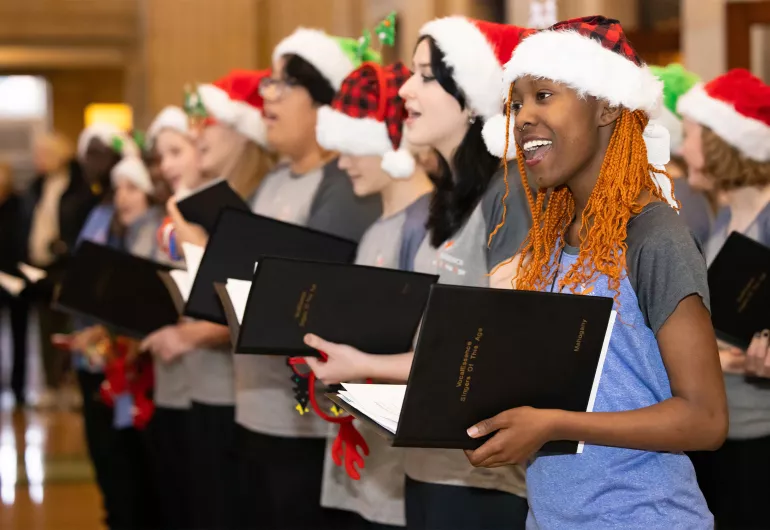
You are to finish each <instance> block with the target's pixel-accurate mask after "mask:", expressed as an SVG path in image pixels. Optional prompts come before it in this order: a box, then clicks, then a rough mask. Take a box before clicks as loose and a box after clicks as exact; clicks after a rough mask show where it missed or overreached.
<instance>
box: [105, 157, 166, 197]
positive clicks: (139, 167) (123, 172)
mask: <svg viewBox="0 0 770 530" xmlns="http://www.w3.org/2000/svg"><path fill="white" fill-rule="evenodd" d="M110 178H111V179H112V185H113V187H114V186H117V185H118V182H121V181H128V182H131V183H132V184H134V185H135V186H136V187H137V188H139V189H140V190H142V191H143V192H145V193H147V194H148V195H149V194H152V193H153V191H154V189H155V188H154V187H153V185H152V178H151V177H150V172H149V171H148V170H147V167H146V166H145V165H144V162H142V159H141V158H139V157H137V156H126V157H125V158H123V160H121V161H120V162H118V163H117V164H116V165H115V167H113V168H112V171H111V172H110Z"/></svg>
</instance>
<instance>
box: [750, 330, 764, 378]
mask: <svg viewBox="0 0 770 530" xmlns="http://www.w3.org/2000/svg"><path fill="white" fill-rule="evenodd" d="M769 353H770V330H764V331H763V332H762V333H757V334H756V335H754V339H753V340H752V341H751V344H750V345H749V349H748V350H746V374H747V375H753V376H755V377H766V378H770V355H768V354H769Z"/></svg>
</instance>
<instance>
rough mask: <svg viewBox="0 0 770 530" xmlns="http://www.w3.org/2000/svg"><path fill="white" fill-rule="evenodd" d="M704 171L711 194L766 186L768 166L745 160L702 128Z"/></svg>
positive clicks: (722, 141)
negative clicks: (710, 182)
mask: <svg viewBox="0 0 770 530" xmlns="http://www.w3.org/2000/svg"><path fill="white" fill-rule="evenodd" d="M701 142H702V144H703V158H704V161H705V162H704V169H705V171H706V173H707V174H708V176H709V177H710V178H711V180H712V181H713V182H714V188H715V191H717V192H720V191H730V190H734V189H737V188H744V187H748V186H767V185H768V184H770V162H757V161H756V160H751V159H750V158H746V157H745V156H744V155H742V154H741V153H740V151H738V150H737V149H736V148H735V147H733V146H732V145H730V144H728V143H727V142H725V141H724V140H722V138H720V137H719V136H718V135H717V134H716V133H715V132H714V131H712V130H711V129H709V128H708V127H706V126H703V127H702V133H701Z"/></svg>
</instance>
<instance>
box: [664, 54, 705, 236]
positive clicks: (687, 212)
mask: <svg viewBox="0 0 770 530" xmlns="http://www.w3.org/2000/svg"><path fill="white" fill-rule="evenodd" d="M650 68H651V70H652V73H653V74H655V75H656V76H657V77H658V78H659V79H660V80H661V81H663V110H662V112H661V116H660V118H659V119H658V121H659V122H660V124H661V125H663V126H664V127H665V128H666V129H667V130H668V132H669V134H670V135H671V161H670V162H669V163H668V164H666V171H668V174H669V175H671V178H672V179H674V186H675V188H676V198H677V200H678V201H679V203H680V204H681V205H682V209H681V210H680V213H681V214H682V215H683V216H684V221H685V223H687V226H688V227H689V228H690V230H691V231H692V233H693V235H694V236H695V237H696V239H697V241H698V242H699V243H701V244H705V242H706V241H707V240H708V237H709V235H710V233H711V226H712V224H713V222H714V209H713V207H712V204H711V201H710V198H709V196H708V195H707V194H706V192H705V191H703V190H701V189H698V188H694V187H692V186H691V185H690V184H689V183H688V182H687V172H688V167H687V162H686V161H685V159H684V158H683V157H682V142H683V140H684V130H683V125H682V116H681V115H680V114H679V113H678V112H677V110H676V105H677V102H678V101H679V98H680V97H681V96H682V95H684V94H685V93H686V92H688V91H689V90H690V89H691V88H692V87H693V86H695V84H696V83H697V82H698V81H699V78H698V76H697V75H695V74H694V73H692V72H689V71H687V70H685V69H684V68H683V67H682V65H680V64H670V65H668V66H665V67H661V66H652V67H650Z"/></svg>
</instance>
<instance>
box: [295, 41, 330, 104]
mask: <svg viewBox="0 0 770 530" xmlns="http://www.w3.org/2000/svg"><path fill="white" fill-rule="evenodd" d="M283 57H284V59H285V61H286V62H285V63H284V67H283V75H284V77H285V78H286V79H288V80H291V81H293V82H294V83H295V84H297V85H298V86H301V87H303V88H304V89H305V90H307V91H308V93H309V94H310V97H311V98H312V99H313V101H314V102H315V103H316V105H319V106H320V105H331V102H332V99H334V94H335V92H336V91H335V90H334V87H332V84H331V83H330V82H329V80H328V79H326V78H325V77H324V76H323V75H322V74H321V72H319V71H318V68H316V67H315V66H313V65H312V64H310V63H309V62H307V61H306V60H305V59H303V58H302V57H300V56H299V55H295V54H287V55H284V56H283Z"/></svg>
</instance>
